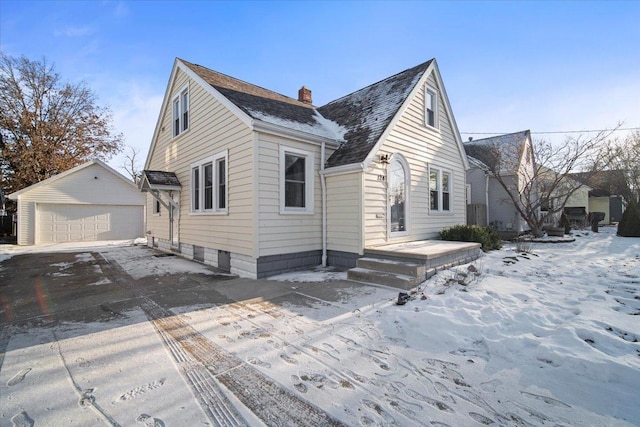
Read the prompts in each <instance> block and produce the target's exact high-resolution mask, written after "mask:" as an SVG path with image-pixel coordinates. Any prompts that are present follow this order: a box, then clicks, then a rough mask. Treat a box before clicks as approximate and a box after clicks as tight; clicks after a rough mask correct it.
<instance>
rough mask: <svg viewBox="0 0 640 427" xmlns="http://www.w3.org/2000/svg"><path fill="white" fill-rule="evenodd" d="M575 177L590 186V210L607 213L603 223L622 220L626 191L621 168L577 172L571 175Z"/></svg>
mask: <svg viewBox="0 0 640 427" xmlns="http://www.w3.org/2000/svg"><path fill="white" fill-rule="evenodd" d="M571 176H572V177H573V178H574V179H576V180H578V181H580V182H583V183H584V184H585V186H587V185H588V186H590V188H589V190H590V191H589V212H603V213H604V214H605V216H604V220H603V221H602V223H604V224H611V223H617V222H620V220H621V219H622V214H623V213H624V207H625V204H624V198H623V196H622V194H623V193H624V192H625V189H624V186H625V183H626V181H625V178H624V172H622V171H619V170H606V171H598V172H592V173H576V174H572V175H571Z"/></svg>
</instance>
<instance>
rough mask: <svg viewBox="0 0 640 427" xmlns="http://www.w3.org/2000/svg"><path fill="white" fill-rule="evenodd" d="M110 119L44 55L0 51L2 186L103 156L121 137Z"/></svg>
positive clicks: (116, 149) (14, 188)
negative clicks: (39, 57)
mask: <svg viewBox="0 0 640 427" xmlns="http://www.w3.org/2000/svg"><path fill="white" fill-rule="evenodd" d="M111 120H112V117H111V113H110V111H109V110H108V109H107V108H101V107H99V106H97V105H96V96H95V95H94V93H93V92H92V91H91V90H90V89H88V88H87V87H86V86H85V84H84V83H78V84H71V83H63V82H62V81H61V78H60V75H59V74H57V73H56V72H55V70H54V67H53V65H49V64H48V63H47V61H46V59H44V58H43V59H42V60H40V61H31V60H29V59H28V58H26V57H20V58H13V57H10V56H7V55H5V54H3V53H0V154H1V157H0V170H1V171H2V181H3V182H1V183H0V185H2V186H3V187H4V188H5V190H6V191H7V192H13V191H17V190H20V189H22V188H24V187H27V186H29V185H32V184H35V183H37V182H40V181H42V180H44V179H47V178H49V177H51V176H53V175H56V174H58V173H60V172H63V171H65V170H68V169H70V168H72V167H74V166H77V165H79V164H81V163H84V162H85V161H87V160H89V159H91V158H99V159H102V160H107V159H109V158H110V157H111V156H112V155H113V154H115V153H117V152H119V151H120V150H121V147H122V140H123V137H122V135H121V134H114V133H113V130H112V126H111Z"/></svg>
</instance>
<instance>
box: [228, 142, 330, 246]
mask: <svg viewBox="0 0 640 427" xmlns="http://www.w3.org/2000/svg"><path fill="white" fill-rule="evenodd" d="M257 139H258V141H257V144H258V159H259V161H258V176H257V177H256V178H257V191H258V205H259V209H257V212H256V215H258V218H257V221H258V247H259V251H258V256H259V257H260V256H268V255H278V254H287V253H295V252H304V251H312V250H319V249H322V241H321V236H322V208H321V207H322V204H321V203H322V200H321V192H320V191H321V189H320V178H319V176H318V170H319V169H320V146H316V145H312V144H304V143H301V142H297V141H294V140H291V139H287V138H284V137H278V136H274V135H270V134H265V133H259V134H258V137H257ZM280 147H284V148H285V149H286V148H291V149H295V150H303V151H308V152H311V153H312V154H313V161H314V164H313V206H314V209H313V211H312V213H308V212H287V213H281V212H280V197H281V194H280V168H281V167H282V165H280ZM248 178H249V180H250V179H251V175H249V176H248ZM229 180H230V181H231V179H229Z"/></svg>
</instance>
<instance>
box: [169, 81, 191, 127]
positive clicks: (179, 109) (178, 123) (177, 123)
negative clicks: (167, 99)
mask: <svg viewBox="0 0 640 427" xmlns="http://www.w3.org/2000/svg"><path fill="white" fill-rule="evenodd" d="M172 105H173V108H172V109H173V136H174V137H176V136H178V135H180V134H181V133H182V132H184V131H186V130H188V129H189V86H188V85H187V86H185V87H184V88H182V90H181V91H180V93H179V94H178V95H176V96H175V97H174V98H173V103H172Z"/></svg>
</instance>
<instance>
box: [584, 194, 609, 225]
mask: <svg viewBox="0 0 640 427" xmlns="http://www.w3.org/2000/svg"><path fill="white" fill-rule="evenodd" d="M588 206H589V209H588V211H589V212H604V220H603V221H602V222H601V223H600V224H609V223H610V222H611V219H610V212H609V206H610V200H609V197H608V196H607V197H591V198H589V204H588Z"/></svg>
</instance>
